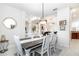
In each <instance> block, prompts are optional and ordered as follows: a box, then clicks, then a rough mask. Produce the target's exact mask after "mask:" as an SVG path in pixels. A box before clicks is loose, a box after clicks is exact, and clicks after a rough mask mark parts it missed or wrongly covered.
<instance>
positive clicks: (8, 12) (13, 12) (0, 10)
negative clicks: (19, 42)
mask: <svg viewBox="0 0 79 59" xmlns="http://www.w3.org/2000/svg"><path fill="white" fill-rule="evenodd" d="M25 16H26V14H25V13H24V12H23V11H20V10H18V9H16V8H12V7H9V6H6V5H0V36H1V35H2V34H4V35H5V36H6V39H8V40H9V47H8V48H9V51H8V53H9V52H12V53H10V55H13V54H14V53H15V45H14V40H13V35H19V36H20V37H21V38H22V37H25ZM5 17H13V18H14V19H15V21H16V22H17V25H16V27H15V28H14V29H12V30H11V29H7V28H6V27H5V26H4V25H3V23H2V22H3V19H4V18H5ZM7 55H8V54H7Z"/></svg>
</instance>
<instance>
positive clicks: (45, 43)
mask: <svg viewBox="0 0 79 59" xmlns="http://www.w3.org/2000/svg"><path fill="white" fill-rule="evenodd" d="M35 52H36V53H38V54H40V55H41V56H43V55H44V54H45V53H47V56H49V35H47V36H45V37H44V38H43V43H42V46H41V47H39V48H37V49H36V50H35Z"/></svg>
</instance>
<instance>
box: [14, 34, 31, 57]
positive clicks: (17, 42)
mask: <svg viewBox="0 0 79 59" xmlns="http://www.w3.org/2000/svg"><path fill="white" fill-rule="evenodd" d="M14 41H15V45H16V52H17V55H18V56H23V55H24V54H23V49H22V46H21V43H20V39H19V36H17V35H15V36H14ZM24 51H25V55H26V56H29V55H30V53H29V52H30V50H26V49H25V48H24Z"/></svg>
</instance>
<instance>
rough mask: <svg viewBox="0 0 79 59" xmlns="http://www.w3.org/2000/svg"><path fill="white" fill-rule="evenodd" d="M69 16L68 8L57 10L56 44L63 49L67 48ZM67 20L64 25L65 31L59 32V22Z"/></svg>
mask: <svg viewBox="0 0 79 59" xmlns="http://www.w3.org/2000/svg"><path fill="white" fill-rule="evenodd" d="M69 16H70V9H69V8H68V7H66V8H63V9H60V10H58V14H57V25H58V37H59V40H58V44H59V45H60V46H63V47H69V40H70V35H69ZM61 20H67V23H66V30H65V31H60V27H59V21H61Z"/></svg>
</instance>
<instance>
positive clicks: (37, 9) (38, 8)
mask: <svg viewBox="0 0 79 59" xmlns="http://www.w3.org/2000/svg"><path fill="white" fill-rule="evenodd" d="M4 4H5V5H8V6H11V7H14V8H18V9H20V10H23V11H25V12H26V14H27V15H28V16H38V17H41V16H42V3H4ZM67 6H69V7H72V8H73V7H75V6H79V4H78V3H44V16H48V15H52V13H53V9H55V8H58V9H61V8H63V7H67Z"/></svg>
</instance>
